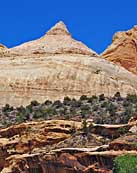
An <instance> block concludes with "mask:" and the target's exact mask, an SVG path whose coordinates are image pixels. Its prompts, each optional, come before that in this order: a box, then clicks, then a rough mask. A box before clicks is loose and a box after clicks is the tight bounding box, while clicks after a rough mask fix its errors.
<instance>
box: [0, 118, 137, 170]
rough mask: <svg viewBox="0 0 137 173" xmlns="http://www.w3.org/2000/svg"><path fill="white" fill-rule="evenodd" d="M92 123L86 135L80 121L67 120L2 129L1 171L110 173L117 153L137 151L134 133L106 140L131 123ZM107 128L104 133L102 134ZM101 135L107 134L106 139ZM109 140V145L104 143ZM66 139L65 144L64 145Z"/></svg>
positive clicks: (31, 123) (0, 141)
mask: <svg viewBox="0 0 137 173" xmlns="http://www.w3.org/2000/svg"><path fill="white" fill-rule="evenodd" d="M92 126H93V128H94V131H93V130H92V129H91V132H90V133H91V134H90V135H91V136H90V135H89V134H88V136H87V137H86V136H85V135H84V134H83V132H82V131H81V130H82V123H81V122H76V121H66V120H49V121H40V122H27V123H22V124H19V125H13V126H10V127H8V128H5V129H0V156H1V157H0V171H1V173H15V172H19V173H23V172H25V173H27V172H28V173H29V172H32V171H36V170H37V171H39V172H41V173H45V172H48V171H52V173H62V172H63V173H64V172H65V173H70V172H72V173H73V172H74V173H78V172H81V173H90V172H91V171H93V172H95V173H111V172H112V171H111V170H112V167H113V159H114V158H115V157H116V156H119V155H122V154H127V153H129V154H137V150H136V147H135V142H136V135H135V134H132V135H131V134H130V135H125V137H120V138H118V139H116V140H114V141H112V142H110V140H108V139H107V137H108V136H109V135H108V134H111V133H112V131H113V134H114V132H115V133H117V131H118V129H121V128H125V127H127V126H129V127H130V126H131V125H129V124H126V125H97V124H93V123H92ZM74 128H75V131H77V133H76V134H75V135H74V134H72V129H74ZM95 129H96V130H95ZM101 129H102V130H101ZM104 129H105V133H104V134H102V131H103V130H104ZM78 132H79V133H78ZM96 132H98V135H96ZM94 133H95V134H94ZM99 134H100V135H103V136H104V137H105V138H104V139H105V141H104V140H102V139H103V137H101V136H99ZM78 136H80V138H77V137H78ZM110 137H111V135H110ZM113 137H114V135H113ZM75 138H76V140H78V141H77V143H76V141H75ZM90 138H91V139H90ZM86 140H89V142H86ZM101 141H102V142H101ZM107 141H108V144H106V145H103V143H104V142H107ZM63 142H64V143H66V145H63V148H61V146H62V144H63ZM81 142H82V143H81ZM85 142H86V146H85V144H84V143H85ZM109 142H110V144H109ZM74 143H76V145H75V144H74ZM80 143H81V144H80ZM123 144H124V145H123ZM79 145H80V146H79ZM65 146H68V147H67V148H65ZM74 146H75V147H74Z"/></svg>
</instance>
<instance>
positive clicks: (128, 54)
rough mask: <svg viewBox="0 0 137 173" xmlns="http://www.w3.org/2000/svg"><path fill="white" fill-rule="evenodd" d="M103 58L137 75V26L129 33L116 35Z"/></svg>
mask: <svg viewBox="0 0 137 173" xmlns="http://www.w3.org/2000/svg"><path fill="white" fill-rule="evenodd" d="M101 56H103V57H104V58H106V59H107V60H109V61H112V62H114V63H116V64H120V65H122V66H123V67H125V68H126V69H127V70H129V71H131V72H133V73H134V74H136V75H137V26H134V27H133V28H132V29H131V30H129V31H125V32H118V33H116V34H115V35H114V37H113V41H112V44H111V45H110V46H109V47H108V48H107V49H106V50H105V51H104V52H103V53H102V55H101Z"/></svg>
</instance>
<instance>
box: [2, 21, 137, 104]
mask: <svg viewBox="0 0 137 173" xmlns="http://www.w3.org/2000/svg"><path fill="white" fill-rule="evenodd" d="M117 91H120V93H121V95H122V96H126V95H127V93H130V94H135V93H137V77H136V76H135V75H132V74H131V73H130V72H128V71H126V70H125V69H124V68H122V67H120V66H117V65H114V64H112V63H110V62H108V61H107V60H104V59H101V58H98V55H97V54H96V53H95V52H94V51H92V50H91V49H89V48H88V47H87V46H85V45H84V44H82V43H81V42H78V41H76V40H74V39H73V38H72V37H71V35H70V33H69V32H68V30H67V28H66V26H65V25H64V24H63V23H62V22H60V23H58V24H56V25H55V26H54V27H53V28H52V29H51V30H50V31H48V32H47V34H46V35H44V36H43V37H41V38H40V39H38V40H34V41H31V42H28V43H24V44H22V45H20V46H17V47H15V48H12V49H8V51H7V52H6V53H5V54H4V55H3V56H2V57H0V93H1V97H0V105H5V104H6V103H9V104H11V105H13V106H18V105H27V104H29V103H30V101H32V100H37V101H39V102H43V101H45V100H46V99H50V100H57V99H62V98H64V96H70V97H79V96H81V95H83V94H84V95H88V96H89V95H90V96H91V95H99V94H102V93H104V94H105V95H107V96H111V95H114V94H115V93H116V92H117Z"/></svg>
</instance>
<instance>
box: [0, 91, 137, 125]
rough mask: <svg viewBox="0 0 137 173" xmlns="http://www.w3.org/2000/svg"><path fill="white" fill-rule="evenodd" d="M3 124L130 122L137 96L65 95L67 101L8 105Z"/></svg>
mask: <svg viewBox="0 0 137 173" xmlns="http://www.w3.org/2000/svg"><path fill="white" fill-rule="evenodd" d="M0 114H1V124H2V125H3V126H5V125H6V126H7V125H10V124H14V123H21V122H24V121H30V120H34V119H45V120H48V119H53V118H54V119H56V118H57V119H58V118H60V119H73V120H77V121H81V119H88V118H89V119H93V120H94V122H95V123H99V124H103V123H106V124H120V123H127V122H128V120H129V119H130V117H131V116H136V115H137V96H136V95H127V97H125V98H123V97H121V95H120V93H119V92H117V93H116V94H115V95H114V96H113V97H105V96H104V94H101V95H99V96H91V97H88V96H86V95H82V96H81V97H80V98H79V99H75V98H73V99H71V98H69V97H64V100H63V101H62V102H61V101H60V100H56V101H54V102H52V101H50V100H46V101H45V102H44V103H38V102H37V101H36V100H34V101H32V102H31V103H30V104H29V105H27V106H26V107H23V106H20V107H17V108H13V107H12V106H10V105H9V104H6V105H5V106H4V107H3V108H2V109H1V113H0Z"/></svg>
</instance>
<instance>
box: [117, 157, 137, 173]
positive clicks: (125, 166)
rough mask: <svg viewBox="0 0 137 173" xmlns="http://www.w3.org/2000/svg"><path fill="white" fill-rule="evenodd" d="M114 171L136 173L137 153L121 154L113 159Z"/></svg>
mask: <svg viewBox="0 0 137 173" xmlns="http://www.w3.org/2000/svg"><path fill="white" fill-rule="evenodd" d="M114 173H137V155H123V156H119V157H116V159H115V160H114Z"/></svg>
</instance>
